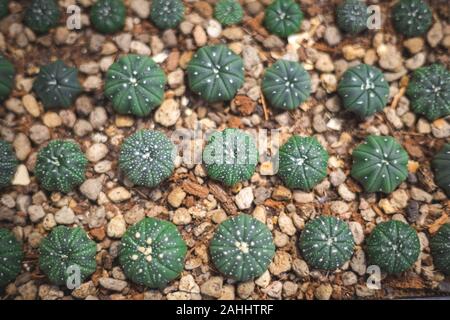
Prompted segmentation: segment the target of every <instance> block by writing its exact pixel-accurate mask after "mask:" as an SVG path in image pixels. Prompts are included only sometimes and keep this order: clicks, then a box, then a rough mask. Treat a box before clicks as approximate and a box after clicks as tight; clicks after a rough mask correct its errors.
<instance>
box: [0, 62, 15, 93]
mask: <svg viewBox="0 0 450 320" xmlns="http://www.w3.org/2000/svg"><path fill="white" fill-rule="evenodd" d="M15 74H16V72H15V70H14V66H13V64H12V63H11V62H9V60H7V59H6V58H5V57H4V56H2V55H1V54H0V102H2V101H3V100H5V99H6V98H7V97H8V96H9V94H10V93H11V90H12V88H13V86H14V76H15Z"/></svg>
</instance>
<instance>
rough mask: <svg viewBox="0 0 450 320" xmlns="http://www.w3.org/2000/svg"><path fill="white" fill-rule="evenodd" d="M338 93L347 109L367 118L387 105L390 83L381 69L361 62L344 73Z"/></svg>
mask: <svg viewBox="0 0 450 320" xmlns="http://www.w3.org/2000/svg"><path fill="white" fill-rule="evenodd" d="M338 93H339V96H340V97H341V99H342V104H343V105H344V108H345V109H347V110H349V111H351V112H353V113H355V114H357V115H358V116H359V117H360V118H366V117H368V116H371V115H372V114H374V113H375V112H378V111H381V110H383V108H384V107H385V106H386V103H387V100H388V97H389V85H388V83H387V82H386V79H385V78H384V75H383V73H382V72H381V70H380V69H378V68H376V67H372V66H369V65H367V64H360V65H357V66H355V67H352V68H350V69H348V70H347V71H346V72H345V73H344V75H343V76H342V78H341V80H340V81H339V86H338Z"/></svg>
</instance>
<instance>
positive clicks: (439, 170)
mask: <svg viewBox="0 0 450 320" xmlns="http://www.w3.org/2000/svg"><path fill="white" fill-rule="evenodd" d="M431 166H432V167H433V169H434V178H435V180H436V183H437V185H438V186H439V187H441V188H442V189H444V191H445V193H447V195H449V196H450V143H447V144H446V145H445V146H444V148H442V150H441V151H440V152H439V153H438V154H436V156H435V157H434V158H433V161H432V162H431Z"/></svg>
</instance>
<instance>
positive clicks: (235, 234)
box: [209, 214, 275, 281]
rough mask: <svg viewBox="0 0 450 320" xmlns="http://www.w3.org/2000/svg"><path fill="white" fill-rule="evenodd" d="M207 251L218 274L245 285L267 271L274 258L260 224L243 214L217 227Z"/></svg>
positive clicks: (269, 238) (265, 230) (268, 235)
mask: <svg viewBox="0 0 450 320" xmlns="http://www.w3.org/2000/svg"><path fill="white" fill-rule="evenodd" d="M209 251H210V253H211V259H212V261H213V263H214V265H215V266H216V268H217V269H218V270H219V271H220V272H221V273H223V274H224V275H226V276H229V277H232V278H234V279H236V280H238V281H247V280H250V279H253V278H256V277H259V276H260V275H261V274H263V273H264V272H265V271H266V270H267V267H268V266H269V264H270V262H271V261H272V258H273V256H274V255H275V245H274V244H273V238H272V234H271V233H270V230H269V228H267V226H266V225H265V224H264V223H262V222H260V221H259V220H257V219H255V218H253V217H251V216H249V215H247V214H239V215H238V216H235V217H232V218H229V219H227V220H225V221H224V222H222V223H221V224H220V225H219V226H218V228H217V231H216V233H215V234H214V237H213V239H212V240H211V244H210V246H209Z"/></svg>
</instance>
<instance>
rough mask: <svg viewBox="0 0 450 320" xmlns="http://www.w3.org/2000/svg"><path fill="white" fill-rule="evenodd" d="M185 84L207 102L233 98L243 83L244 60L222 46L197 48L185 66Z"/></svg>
mask: <svg viewBox="0 0 450 320" xmlns="http://www.w3.org/2000/svg"><path fill="white" fill-rule="evenodd" d="M187 74H188V80H189V87H190V88H191V90H192V91H193V92H194V93H196V94H198V95H199V96H200V97H202V98H203V99H205V100H206V101H208V102H217V101H227V100H231V99H233V98H234V96H235V95H236V93H237V91H238V90H239V88H240V87H241V86H242V85H243V84H244V63H243V61H242V59H241V57H239V56H238V55H237V54H235V53H234V52H232V51H231V50H230V49H228V48H227V47H226V46H225V45H214V46H207V47H203V48H200V49H199V50H197V52H196V53H195V54H194V57H193V58H192V60H191V61H190V62H189V64H188V67H187Z"/></svg>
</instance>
